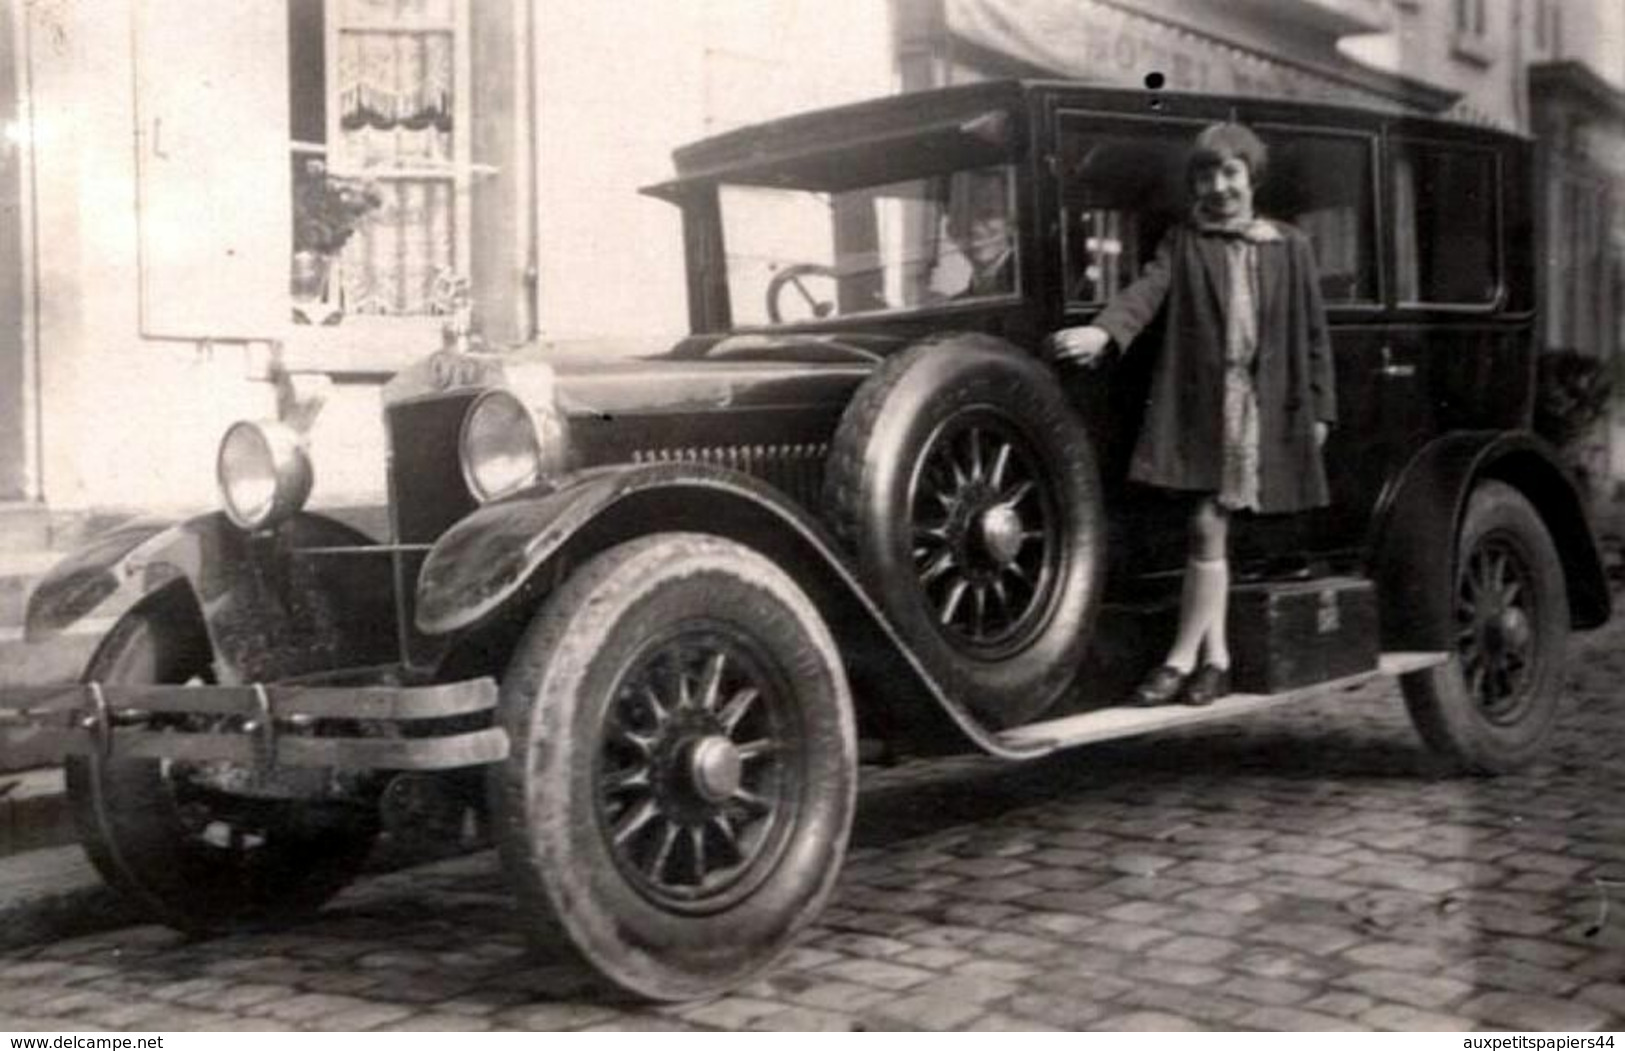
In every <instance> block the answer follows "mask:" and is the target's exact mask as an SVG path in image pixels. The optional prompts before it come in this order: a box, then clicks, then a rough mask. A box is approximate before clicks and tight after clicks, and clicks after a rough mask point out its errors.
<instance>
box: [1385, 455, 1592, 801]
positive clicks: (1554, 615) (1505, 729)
mask: <svg viewBox="0 0 1625 1051" xmlns="http://www.w3.org/2000/svg"><path fill="white" fill-rule="evenodd" d="M1454 586H1455V595H1454V606H1453V608H1454V623H1453V630H1454V633H1455V634H1454V638H1455V652H1454V653H1453V655H1452V659H1451V660H1450V661H1449V662H1448V663H1446V664H1443V665H1441V666H1439V667H1436V668H1432V669H1429V670H1427V671H1424V672H1418V673H1416V674H1413V675H1408V676H1406V677H1405V678H1404V679H1403V680H1401V682H1402V685H1403V688H1404V692H1405V703H1406V706H1407V707H1408V708H1409V710H1410V714H1411V720H1412V722H1414V723H1415V725H1416V728H1417V730H1418V732H1419V733H1421V735H1422V738H1423V740H1424V741H1426V742H1427V744H1428V746H1429V747H1430V748H1432V749H1433V750H1434V751H1436V752H1439V753H1441V754H1443V755H1446V756H1449V757H1450V758H1452V759H1454V760H1455V761H1457V762H1458V763H1460V764H1461V765H1462V766H1464V767H1465V768H1467V769H1469V770H1472V771H1475V772H1478V773H1501V772H1504V771H1510V770H1515V769H1517V768H1519V767H1522V766H1525V765H1527V764H1528V763H1529V762H1530V761H1531V760H1533V759H1534V758H1535V757H1536V756H1537V755H1538V754H1539V753H1540V751H1541V749H1542V748H1544V747H1545V745H1546V742H1547V740H1548V739H1549V738H1550V737H1551V733H1552V730H1553V727H1554V725H1555V723H1556V720H1557V714H1558V707H1559V701H1560V699H1561V695H1562V685H1563V651H1564V648H1565V646H1566V645H1567V641H1568V634H1569V603H1568V591H1567V588H1566V585H1565V582H1564V578H1563V566H1562V562H1561V561H1560V560H1559V557H1558V554H1557V549H1556V547H1555V546H1554V545H1553V543H1552V538H1551V535H1550V534H1549V533H1547V531H1546V527H1545V525H1544V523H1542V521H1541V519H1540V515H1539V514H1538V513H1537V512H1536V511H1535V509H1534V508H1533V507H1531V506H1530V504H1529V501H1528V500H1526V499H1525V498H1524V497H1523V495H1522V494H1521V493H1519V492H1518V491H1517V490H1516V489H1513V488H1512V487H1511V486H1509V485H1506V484H1505V483H1503V482H1496V481H1488V482H1484V483H1482V484H1480V485H1479V486H1478V487H1477V488H1476V489H1475V490H1474V491H1473V494H1472V496H1471V498H1470V499H1469V501H1468V505H1467V513H1466V515H1465V517H1464V519H1463V522H1462V526H1461V533H1460V535H1459V536H1458V538H1457V541H1456V571H1455V584H1454Z"/></svg>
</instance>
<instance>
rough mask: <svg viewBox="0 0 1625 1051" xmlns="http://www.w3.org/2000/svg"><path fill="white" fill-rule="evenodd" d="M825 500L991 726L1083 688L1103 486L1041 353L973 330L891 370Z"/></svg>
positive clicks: (865, 408) (1099, 555) (882, 373)
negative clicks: (1081, 669) (1079, 683)
mask: <svg viewBox="0 0 1625 1051" xmlns="http://www.w3.org/2000/svg"><path fill="white" fill-rule="evenodd" d="M825 504H826V507H827V508H828V509H829V514H830V516H831V518H832V521H833V525H834V528H835V530H836V532H837V534H838V535H839V536H840V537H841V539H842V540H843V541H844V542H845V543H846V544H847V545H848V547H849V548H850V549H851V550H852V551H853V552H854V553H855V554H856V556H857V560H858V565H859V569H860V571H861V572H862V574H863V577H864V580H865V582H866V583H867V584H868V585H869V587H870V590H871V592H872V594H873V595H874V597H875V599H876V600H877V601H878V602H879V603H880V604H881V606H882V607H883V608H884V609H885V610H886V612H887V614H888V615H889V616H890V617H891V618H892V620H893V621H894V622H895V623H896V624H897V625H898V626H899V627H900V628H901V629H902V630H903V632H904V634H905V635H906V636H907V638H908V639H909V641H910V643H911V644H912V645H913V646H914V647H915V650H916V652H917V653H918V654H919V655H920V656H921V658H922V659H923V660H924V661H925V662H926V664H927V665H928V666H929V668H930V669H931V671H932V673H933V674H934V675H935V676H936V677H937V679H938V681H939V682H941V683H942V684H943V686H944V687H945V688H947V689H948V690H949V691H950V692H951V693H952V694H953V696H954V697H956V698H957V699H958V700H960V701H962V702H963V703H965V704H966V705H968V706H969V707H970V708H971V709H972V710H973V711H974V712H975V713H976V714H977V715H978V716H979V717H980V718H982V719H983V720H984V721H986V722H987V723H988V724H990V725H992V726H996V727H1006V726H1013V725H1016V724H1018V723H1021V722H1024V721H1026V720H1029V719H1031V718H1032V717H1033V716H1035V715H1037V714H1038V713H1039V712H1041V711H1043V710H1044V709H1045V708H1047V707H1048V706H1049V705H1051V704H1052V703H1053V702H1054V701H1055V700H1056V699H1057V698H1058V697H1059V696H1060V694H1061V693H1062V692H1063V691H1064V690H1065V689H1066V687H1067V686H1068V685H1069V684H1070V683H1071V681H1072V678H1073V675H1074V674H1075V672H1076V670H1077V668H1078V665H1079V663H1080V662H1081V660H1082V657H1083V653H1084V650H1085V648H1086V647H1087V645H1088V643H1089V637H1090V634H1091V629H1092V626H1093V621H1094V615H1095V611H1096V609H1097V607H1098V605H1099V598H1100V592H1101V587H1102V584H1103V581H1104V570H1103V555H1104V542H1105V524H1104V517H1103V513H1102V508H1101V497H1100V480H1099V473H1098V471H1097V469H1096V465H1095V457H1094V451H1093V446H1092V444H1091V443H1090V440H1089V436H1088V434H1087V432H1086V431H1085V430H1084V427H1083V424H1082V422H1081V421H1080V420H1079V419H1078V417H1077V415H1076V413H1074V412H1073V410H1072V408H1071V406H1070V405H1069V404H1068V403H1067V401H1066V399H1065V397H1064V396H1063V395H1062V393H1061V390H1060V387H1059V385H1058V384H1057V383H1056V381H1055V377H1054V376H1053V375H1052V374H1051V373H1050V372H1049V371H1048V370H1047V369H1046V368H1045V367H1044V366H1043V365H1041V364H1040V363H1038V362H1037V361H1035V360H1033V359H1032V357H1031V356H1029V355H1028V354H1026V353H1024V352H1023V351H1021V350H1020V349H1018V348H1016V347H1014V346H1012V345H1011V344H1009V343H1006V342H1004V341H1003V340H999V339H995V338H992V337H988V336H981V335H974V334H964V335H955V336H951V337H944V338H941V339H937V340H932V341H931V342H929V343H923V344H920V345H917V346H915V347H912V348H910V349H909V350H908V351H906V352H904V353H902V354H900V355H898V356H896V357H893V358H891V359H890V360H888V361H887V362H886V363H885V364H884V365H882V366H881V367H880V368H879V369H878V370H877V371H876V372H875V374H874V375H873V376H871V377H869V379H868V380H866V381H865V382H864V384H863V386H862V387H861V388H859V390H858V393H857V396H856V397H855V398H853V400H852V403H851V404H850V405H849V406H848V407H847V409H846V412H845V414H844V415H843V417H842V419H841V423H840V426H839V427H838V428H837V430H836V434H835V440H834V444H833V447H832V449H831V453H830V461H829V468H828V475H827V479H826V482H825Z"/></svg>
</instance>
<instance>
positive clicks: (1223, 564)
mask: <svg viewBox="0 0 1625 1051" xmlns="http://www.w3.org/2000/svg"><path fill="white" fill-rule="evenodd" d="M1187 572H1190V573H1200V574H1201V575H1202V576H1203V577H1204V578H1206V583H1205V584H1204V585H1203V587H1202V591H1203V595H1204V597H1208V600H1209V601H1210V602H1211V603H1212V605H1213V609H1212V612H1211V613H1209V614H1208V622H1207V631H1206V633H1204V634H1203V636H1202V649H1203V652H1204V653H1205V654H1206V656H1205V657H1204V658H1203V660H1204V661H1205V662H1206V663H1208V664H1211V665H1213V666H1214V667H1215V668H1221V669H1227V668H1229V667H1230V638H1229V634H1228V632H1229V613H1230V563H1229V562H1228V561H1227V560H1225V559H1222V558H1216V559H1213V560H1211V561H1192V563H1191V567H1190V569H1189V570H1187Z"/></svg>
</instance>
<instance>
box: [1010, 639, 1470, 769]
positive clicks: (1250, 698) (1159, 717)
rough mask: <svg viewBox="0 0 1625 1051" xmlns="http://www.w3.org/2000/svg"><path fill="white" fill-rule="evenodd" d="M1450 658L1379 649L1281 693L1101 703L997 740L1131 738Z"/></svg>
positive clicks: (1028, 747) (1029, 746)
mask: <svg viewBox="0 0 1625 1051" xmlns="http://www.w3.org/2000/svg"><path fill="white" fill-rule="evenodd" d="M1449 659H1450V654H1448V653H1417V652H1392V653H1384V654H1383V655H1382V658H1381V660H1380V661H1378V663H1377V666H1376V667H1375V668H1373V669H1371V670H1370V671H1364V672H1361V673H1360V674H1358V675H1349V676H1346V677H1344V678H1341V679H1332V680H1331V681H1329V682H1319V683H1315V684H1314V685H1313V686H1303V687H1299V688H1298V689H1296V690H1288V691H1286V692H1285V693H1271V694H1257V693H1232V694H1230V695H1229V696H1227V697H1220V698H1219V699H1218V700H1216V701H1214V702H1213V703H1212V704H1210V705H1207V706H1206V707H1203V708H1191V707H1188V706H1186V705H1182V704H1171V705H1164V706H1162V707H1159V708H1132V707H1126V708H1101V709H1099V710H1097V711H1092V712H1085V713H1083V714H1082V715H1068V716H1065V717H1063V718H1060V719H1050V720H1048V721H1046V722H1041V723H1030V724H1029V725H1027V726H1018V727H1016V728H1015V729H1013V730H1006V731H1004V732H1003V733H1001V734H999V735H998V739H999V743H1000V744H1001V745H1004V746H1005V747H1007V748H1009V749H1011V750H1013V751H1019V752H1020V753H1021V754H1023V755H1025V756H1037V755H1043V754H1044V753H1046V752H1053V751H1056V750H1058V749H1061V748H1071V747H1073V746H1075V745H1081V744H1095V743H1097V742H1100V741H1112V740H1116V739H1118V738H1120V737H1135V736H1137V735H1139V734H1145V733H1151V732H1152V731H1154V730H1167V729H1171V728H1173V727H1176V726H1194V725H1196V724H1198V723H1208V722H1214V721H1215V720H1218V719H1229V718H1231V717H1233V716H1237V715H1245V714H1247V713H1248V712H1258V711H1263V710H1264V709H1266V708H1275V707H1278V706H1279V705H1283V704H1291V703H1293V702H1294V701H1303V700H1306V699H1308V698H1310V697H1314V696H1317V695H1321V694H1325V693H1328V692H1335V691H1339V690H1349V689H1353V688H1354V687H1356V686H1359V685H1361V684H1363V683H1366V682H1369V681H1371V680H1372V679H1381V678H1390V677H1394V676H1399V675H1408V674H1410V673H1411V672H1417V671H1423V670H1425V669H1427V668H1433V667H1437V666H1438V665H1440V664H1443V663H1445V662H1446V661H1447V660H1449Z"/></svg>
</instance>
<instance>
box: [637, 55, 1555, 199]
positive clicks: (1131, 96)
mask: <svg viewBox="0 0 1625 1051" xmlns="http://www.w3.org/2000/svg"><path fill="white" fill-rule="evenodd" d="M1036 95H1043V96H1047V97H1049V98H1051V99H1053V100H1054V104H1055V105H1057V106H1058V107H1060V108H1063V109H1071V110H1086V111H1094V112H1099V113H1101V114H1110V115H1125V116H1143V117H1148V118H1152V119H1164V120H1179V119H1181V118H1183V119H1186V120H1202V121H1212V120H1224V119H1227V118H1232V119H1236V120H1240V121H1242V122H1243V123H1250V124H1270V123H1291V124H1295V125H1303V124H1305V123H1307V124H1309V125H1312V126H1319V127H1325V128H1329V129H1362V128H1363V129H1369V130H1371V131H1376V130H1379V129H1381V128H1382V127H1384V126H1386V127H1389V128H1391V129H1393V130H1395V131H1398V132H1400V133H1403V134H1408V135H1425V136H1427V137H1429V138H1447V139H1458V140H1471V141H1477V142H1480V143H1485V144H1505V145H1515V146H1524V147H1526V146H1527V145H1528V143H1529V141H1530V140H1528V139H1527V138H1526V137H1524V136H1521V135H1517V134H1515V133H1512V132H1506V131H1500V130H1496V129H1491V128H1485V127H1480V126H1475V125H1469V124H1463V123H1460V122H1455V121H1447V120H1439V119H1436V118H1429V117H1425V116H1419V115H1416V114H1413V113H1409V112H1405V111H1403V110H1401V109H1399V108H1397V107H1396V108H1395V109H1393V110H1391V111H1384V110H1377V109H1370V108H1361V107H1356V106H1346V105H1336V104H1331V103H1323V102H1303V101H1297V100H1290V99H1280V98H1261V97H1250V96H1229V95H1209V94H1194V93H1183V92H1169V91H1160V90H1159V91H1151V90H1143V89H1128V88H1110V87H1101V86H1098V85H1091V84H1083V83H1078V82H1076V81H1065V80H1045V79H1012V80H992V81H982V82H978V83H973V84H962V85H955V86H952V87H945V88H933V89H930V90H926V91H915V92H906V93H903V94H897V95H885V96H881V97H878V98H874V99H868V100H865V101H862V102H856V103H850V104H847V105H843V106H834V107H830V108H826V109H818V110H810V111H807V112H803V113H796V114H792V115H790V116H786V117H780V118H777V119H775V120H769V121H763V122H761V123H757V124H750V125H745V126H743V127H739V128H734V129H731V130H729V131H726V132H723V133H721V134H718V135H713V136H710V137H708V138H704V139H700V140H698V141H695V142H692V143H689V144H687V145H684V146H681V147H679V148H678V149H676V150H675V151H674V152H673V154H672V159H673V162H674V165H675V167H676V169H677V175H676V178H675V179H671V180H668V181H666V182H663V183H658V184H656V185H653V186H649V187H646V188H645V189H644V192H645V193H649V194H652V195H654V196H659V197H667V198H677V197H680V196H682V194H683V191H684V189H685V188H687V187H688V186H691V185H693V184H697V183H704V182H709V181H711V180H714V179H717V178H720V177H723V176H728V175H749V174H750V173H753V172H764V171H768V170H770V169H773V168H776V167H780V166H783V165H786V164H794V163H796V162H798V161H806V160H809V159H812V158H816V157H818V156H819V155H821V154H824V153H829V152H845V153H852V152H854V151H862V150H873V149H883V148H885V147H886V146H887V144H888V143H896V144H899V145H902V144H904V143H910V142H911V140H920V141H924V140H928V139H929V138H930V136H931V135H932V134H933V132H935V131H952V130H955V129H958V130H963V129H964V127H965V125H966V123H967V122H971V121H975V120H977V119H978V118H989V117H991V116H992V115H994V114H998V113H1003V114H1005V115H1007V117H1008V118H1010V119H1012V120H1013V121H1014V130H1015V131H1016V133H1017V134H1019V133H1020V132H1021V131H1022V128H1021V125H1022V124H1023V123H1024V119H1023V118H1024V115H1025V111H1026V108H1027V106H1028V104H1029V103H1030V101H1031V100H1032V98H1033V97H1034V96H1036ZM1015 145H1017V140H1015V139H1011V140H1010V141H1009V143H1008V144H1007V146H1006V148H1007V149H1008V148H1012V147H1014V146H1015Z"/></svg>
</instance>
